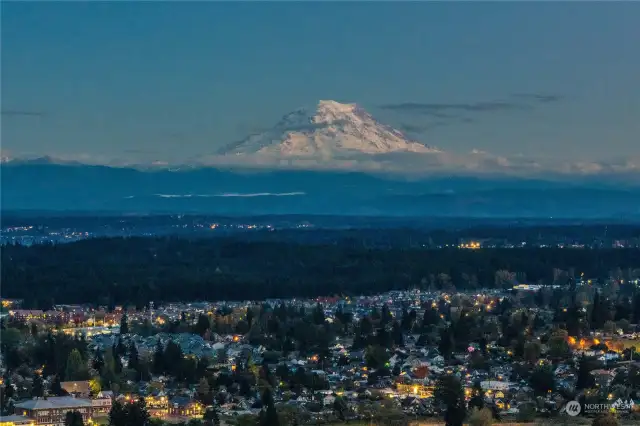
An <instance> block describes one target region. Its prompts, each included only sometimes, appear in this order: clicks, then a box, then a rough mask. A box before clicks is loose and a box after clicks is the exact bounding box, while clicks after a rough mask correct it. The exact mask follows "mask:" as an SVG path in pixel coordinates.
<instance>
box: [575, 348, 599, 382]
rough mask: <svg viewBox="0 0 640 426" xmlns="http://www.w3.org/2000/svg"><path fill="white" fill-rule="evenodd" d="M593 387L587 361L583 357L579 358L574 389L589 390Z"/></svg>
mask: <svg viewBox="0 0 640 426" xmlns="http://www.w3.org/2000/svg"><path fill="white" fill-rule="evenodd" d="M594 385H595V379H594V378H593V376H592V375H591V370H590V369H589V360H587V358H585V357H584V355H583V356H582V357H580V360H579V361H578V377H577V380H576V389H578V390H582V389H590V388H592V387H593V386H594Z"/></svg>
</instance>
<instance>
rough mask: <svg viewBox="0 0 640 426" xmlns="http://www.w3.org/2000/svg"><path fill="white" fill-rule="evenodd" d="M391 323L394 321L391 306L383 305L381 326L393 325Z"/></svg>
mask: <svg viewBox="0 0 640 426" xmlns="http://www.w3.org/2000/svg"><path fill="white" fill-rule="evenodd" d="M391 321H393V315H391V312H390V311H389V306H387V304H386V303H385V304H384V305H382V311H381V313H380V325H381V326H382V327H385V326H386V325H387V324H389V323H391Z"/></svg>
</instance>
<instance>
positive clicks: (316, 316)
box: [313, 303, 325, 325]
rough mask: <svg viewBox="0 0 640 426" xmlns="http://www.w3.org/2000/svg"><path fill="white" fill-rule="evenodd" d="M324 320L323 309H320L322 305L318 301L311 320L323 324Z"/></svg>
mask: <svg viewBox="0 0 640 426" xmlns="http://www.w3.org/2000/svg"><path fill="white" fill-rule="evenodd" d="M324 321H325V318H324V309H322V305H321V304H319V303H318V304H316V307H315V308H314V310H313V322H314V324H316V325H323V324H324Z"/></svg>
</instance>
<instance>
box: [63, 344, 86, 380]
mask: <svg viewBox="0 0 640 426" xmlns="http://www.w3.org/2000/svg"><path fill="white" fill-rule="evenodd" d="M84 365H85V364H84V360H83V359H82V355H80V351H78V350H77V349H74V350H72V351H71V353H70V354H69V357H68V358H67V365H66V368H65V373H64V377H65V380H67V381H71V380H85V379H87V378H88V377H87V376H88V373H87V369H86V368H85V367H84Z"/></svg>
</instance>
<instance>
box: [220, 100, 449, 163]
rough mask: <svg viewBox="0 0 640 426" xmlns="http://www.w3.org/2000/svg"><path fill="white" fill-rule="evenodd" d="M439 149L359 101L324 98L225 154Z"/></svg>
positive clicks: (321, 154) (314, 154)
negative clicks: (379, 118) (377, 116)
mask: <svg viewBox="0 0 640 426" xmlns="http://www.w3.org/2000/svg"><path fill="white" fill-rule="evenodd" d="M390 152H416V153H430V152H439V150H438V149H436V148H432V147H428V146H425V145H423V144H421V143H418V142H415V141H411V140H409V139H407V138H406V137H405V135H404V134H403V133H402V132H400V131H398V130H396V129H394V128H392V127H390V126H387V125H384V124H381V123H379V122H378V121H376V120H375V119H374V118H373V117H372V116H371V115H370V114H369V113H367V112H366V111H364V110H363V109H362V108H360V107H358V106H357V105H356V104H342V103H339V102H336V101H320V102H319V103H318V104H317V106H316V107H315V109H305V108H303V109H299V110H297V111H294V112H292V113H289V114H287V115H285V116H284V117H283V118H282V119H281V120H280V121H279V122H278V123H277V124H276V125H275V126H274V127H273V128H272V129H270V130H267V131H265V132H262V133H259V134H255V135H252V136H249V137H248V138H246V139H244V140H242V141H240V142H237V143H234V144H231V145H228V146H226V147H224V148H223V149H221V150H220V151H219V152H218V153H219V154H221V155H248V154H262V155H269V156H282V157H306V158H324V159H328V158H333V157H336V156H341V155H348V154H385V153H390Z"/></svg>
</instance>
